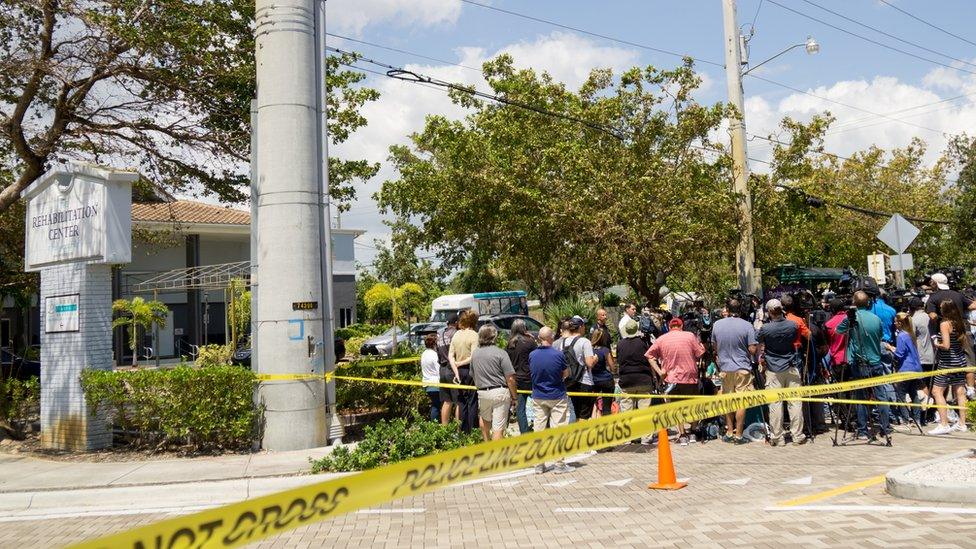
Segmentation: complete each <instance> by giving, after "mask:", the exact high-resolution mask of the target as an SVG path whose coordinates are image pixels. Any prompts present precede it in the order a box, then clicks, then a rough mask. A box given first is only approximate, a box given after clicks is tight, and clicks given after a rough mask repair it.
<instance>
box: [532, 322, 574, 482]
mask: <svg viewBox="0 0 976 549" xmlns="http://www.w3.org/2000/svg"><path fill="white" fill-rule="evenodd" d="M552 340H553V333H552V329H551V328H549V327H548V326H543V327H542V329H541V330H539V347H538V348H536V350H534V351H532V352H531V353H529V374H530V375H531V377H532V406H533V409H532V415H533V421H534V425H533V431H535V432H539V431H543V430H545V429H552V428H553V427H559V426H562V425H569V396H567V395H566V382H565V381H564V380H565V379H566V377H567V376H569V368H567V367H566V359H565V357H564V356H563V353H562V352H560V351H559V350H557V349H553V348H552ZM553 470H554V472H555V473H556V474H560V473H568V472H570V471H572V470H573V468H572V467H570V466H568V465H566V463H565V462H564V461H563V460H559V461H557V462H556V465H555V467H554V468H553ZM535 472H536V473H545V472H546V465H545V464H544V463H543V464H539V465H536V466H535Z"/></svg>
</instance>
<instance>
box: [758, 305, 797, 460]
mask: <svg viewBox="0 0 976 549" xmlns="http://www.w3.org/2000/svg"><path fill="white" fill-rule="evenodd" d="M766 312H767V313H769V318H768V319H767V321H766V323H765V324H763V327H762V328H760V329H759V336H758V337H757V339H758V341H759V349H760V351H759V352H760V356H761V357H762V358H761V359H760V361H759V367H760V369H761V371H764V372H765V373H766V388H767V389H785V388H789V387H799V386H800V356H799V354H798V353H797V350H798V348H797V344H796V338H797V336H799V335H800V328H799V326H797V324H796V322H794V321H793V320H790V319H788V318H786V316H785V315H784V312H783V304H782V302H781V301H780V300H778V299H770V300H769V301H767V302H766ZM783 405H784V403H783V402H774V403H773V404H770V405H769V427H770V434H769V444H770V445H772V446H780V445H782V444H783V443H784V440H783ZM786 405H787V406H789V410H790V435H791V436H792V437H793V444H796V445H800V444H806V442H807V437H806V435H805V434H803V403H802V402H800V401H799V400H790V401H788V402H787V403H786Z"/></svg>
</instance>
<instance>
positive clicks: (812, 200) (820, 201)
mask: <svg viewBox="0 0 976 549" xmlns="http://www.w3.org/2000/svg"><path fill="white" fill-rule="evenodd" d="M773 186H774V187H779V188H780V189H783V190H785V191H788V192H791V193H796V194H798V195H800V196H802V197H804V198H807V199H809V200H807V203H808V204H812V205H815V206H819V205H825V206H833V207H835V208H842V209H844V210H850V211H852V212H857V213H860V214H864V215H869V216H871V217H877V218H882V219H884V218H888V217H891V216H892V215H894V214H893V213H892V212H883V211H881V210H872V209H871V208H862V207H861V206H855V205H853V204H845V203H843V202H837V201H834V200H831V199H825V198H819V197H816V196H813V195H811V194H810V193H808V192H806V191H804V190H803V189H799V188H797V187H793V186H791V185H783V184H782V183H774V184H773ZM902 217H904V218H905V219H907V220H909V221H914V222H916V223H930V224H933V225H951V224H952V221H947V220H945V219H928V218H925V217H912V216H907V215H906V216H902Z"/></svg>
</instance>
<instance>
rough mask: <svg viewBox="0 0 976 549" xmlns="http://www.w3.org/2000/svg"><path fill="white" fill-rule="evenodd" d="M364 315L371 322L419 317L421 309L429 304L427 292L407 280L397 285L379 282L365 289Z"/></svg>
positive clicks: (394, 321)
mask: <svg viewBox="0 0 976 549" xmlns="http://www.w3.org/2000/svg"><path fill="white" fill-rule="evenodd" d="M363 299H364V301H365V302H366V315H367V317H368V318H369V319H370V320H371V321H373V322H391V323H393V324H398V323H399V322H401V321H402V320H408V321H409V320H410V318H411V317H414V318H420V317H421V313H422V312H423V310H424V309H425V308H426V307H427V306H428V305H429V304H428V303H427V293H426V292H424V289H423V288H421V287H420V285H419V284H414V283H413V282H407V283H406V284H404V285H402V286H399V287H392V286H390V285H389V284H387V283H385V282H379V283H376V284H374V285H373V287H372V288H370V289H369V290H367V292H366V295H365V296H364V298H363Z"/></svg>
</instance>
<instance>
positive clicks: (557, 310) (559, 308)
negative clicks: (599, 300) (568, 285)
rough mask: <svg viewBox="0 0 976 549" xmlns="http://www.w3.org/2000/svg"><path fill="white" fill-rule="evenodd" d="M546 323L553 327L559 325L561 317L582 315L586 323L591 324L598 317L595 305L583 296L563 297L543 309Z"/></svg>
mask: <svg viewBox="0 0 976 549" xmlns="http://www.w3.org/2000/svg"><path fill="white" fill-rule="evenodd" d="M542 316H543V317H544V318H545V320H546V325H547V326H549V327H551V328H556V327H558V326H559V319H561V318H566V317H570V316H581V317H583V318H584V319H586V325H587V326H591V325H592V324H593V321H594V320H595V319H596V311H595V310H594V308H593V306H592V305H591V304H590V303H588V302H587V301H586V300H585V299H583V298H581V297H563V298H560V299H557V300H555V301H553V302H552V303H550V304H549V305H547V306H546V308H545V309H543V311H542Z"/></svg>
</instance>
